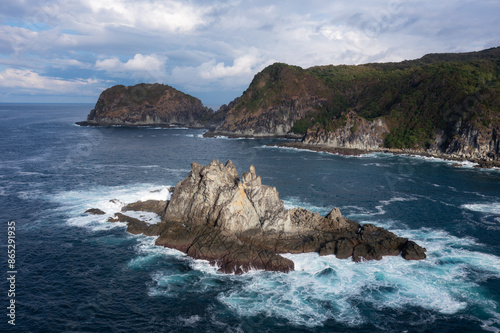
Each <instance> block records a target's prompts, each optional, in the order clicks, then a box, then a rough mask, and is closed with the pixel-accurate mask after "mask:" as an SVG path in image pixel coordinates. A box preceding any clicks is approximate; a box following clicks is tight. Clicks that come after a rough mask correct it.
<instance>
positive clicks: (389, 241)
mask: <svg viewBox="0 0 500 333" xmlns="http://www.w3.org/2000/svg"><path fill="white" fill-rule="evenodd" d="M126 210H145V211H151V212H155V213H157V214H159V215H160V216H161V217H162V222H161V223H159V224H157V225H148V224H146V223H141V221H139V220H137V219H135V218H131V217H127V215H126ZM124 211H125V212H124V213H118V214H116V216H115V218H113V219H111V220H110V222H116V221H121V222H126V223H128V229H127V230H128V231H129V232H132V233H136V234H137V233H144V234H146V235H158V236H159V237H158V239H157V240H156V244H157V245H161V246H166V247H169V248H174V249H177V250H180V251H182V252H185V253H186V254H187V255H189V256H191V257H193V258H197V259H205V260H209V261H210V263H212V264H214V265H216V266H217V267H219V270H220V271H222V272H226V273H236V274H239V273H243V272H246V271H248V270H250V269H265V270H270V271H281V272H288V271H290V270H293V268H294V266H293V262H292V261H290V260H288V259H286V258H284V257H282V256H280V255H279V253H305V252H317V253H319V254H320V255H336V256H337V257H338V258H342V259H345V258H349V257H352V259H353V260H354V261H362V260H372V259H376V260H378V259H381V258H382V257H383V256H387V255H391V256H397V255H400V254H401V256H402V257H403V258H405V259H407V260H417V259H424V258H425V257H426V256H425V249H423V248H422V247H420V246H419V245H417V244H416V243H414V242H412V241H409V240H408V239H407V238H402V237H398V236H396V235H394V234H393V233H392V232H390V231H388V230H385V229H383V228H380V227H376V226H374V225H371V224H366V225H360V224H359V223H357V222H355V221H351V220H349V219H347V218H345V217H344V216H342V214H341V213H340V210H339V209H338V208H334V209H333V210H332V211H331V212H330V213H329V214H328V215H327V216H321V215H319V214H318V213H313V212H310V211H308V210H306V209H302V208H295V209H291V210H287V209H286V208H285V206H284V204H283V202H282V201H281V200H280V199H279V193H278V191H277V190H276V188H274V187H270V186H267V185H263V184H262V181H261V178H260V177H259V176H258V175H257V174H256V172H255V168H254V167H253V166H251V167H250V171H249V172H246V173H244V174H243V175H242V177H241V179H240V177H239V175H238V172H237V170H236V168H235V166H234V164H233V163H232V162H231V161H228V162H227V163H226V164H221V163H219V162H218V161H217V160H213V161H212V162H211V163H210V164H208V165H206V166H202V165H200V164H198V163H193V164H192V165H191V172H190V174H189V176H188V177H187V178H185V179H184V180H182V181H180V182H179V183H178V184H177V185H176V186H175V189H174V191H173V193H172V196H171V199H170V201H169V202H165V201H147V202H138V203H134V204H129V205H127V206H126V207H125V208H124Z"/></svg>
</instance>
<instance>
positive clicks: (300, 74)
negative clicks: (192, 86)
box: [207, 63, 332, 137]
mask: <svg viewBox="0 0 500 333" xmlns="http://www.w3.org/2000/svg"><path fill="white" fill-rule="evenodd" d="M331 99H332V94H331V91H330V89H329V88H328V87H327V85H326V84H325V83H324V82H323V81H322V80H320V79H319V78H317V77H316V76H314V75H312V74H310V73H307V72H306V71H305V70H304V69H302V68H300V67H296V66H289V65H286V64H280V63H276V64H273V65H271V66H268V67H267V68H265V69H264V70H263V71H262V72H260V73H258V74H257V75H255V77H254V79H253V80H252V82H251V84H250V85H249V87H248V89H247V90H246V91H245V92H244V93H243V94H242V96H240V97H238V98H237V99H235V100H234V101H233V102H231V103H230V104H229V105H227V106H226V105H223V106H222V107H221V109H220V110H219V111H218V113H220V114H224V122H223V123H222V124H221V125H220V126H218V127H217V128H216V129H215V130H214V131H212V132H209V133H207V136H214V135H227V136H252V137H263V136H286V135H290V134H291V133H290V131H291V129H292V127H293V125H294V123H295V121H296V120H297V119H301V118H303V117H305V116H306V115H309V114H311V113H315V112H317V111H318V110H320V109H322V108H324V107H325V106H326V105H327V104H329V103H331Z"/></svg>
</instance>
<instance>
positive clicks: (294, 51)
mask: <svg viewBox="0 0 500 333" xmlns="http://www.w3.org/2000/svg"><path fill="white" fill-rule="evenodd" d="M496 46H500V1H498V0H484V1H481V0H479V1H478V0H472V1H470V0H453V1H451V0H441V1H437V0H431V1H429V0H380V1H379V0H350V1H345V0H343V1H335V0H324V1H323V0H308V1H290V0H289V1H284V0H283V1H270V0H265V1H264V0H262V1H261V0H246V1H239V0H228V1H207V0H205V1H201V0H191V1H178V0H105V1H103V0H85V1H83V0H2V1H1V2H0V102H33V103H38V102H45V103H47V102H54V103H59V102H61V103H69V102H75V103H95V102H96V101H97V98H98V97H99V94H100V93H101V92H102V91H103V90H104V89H106V88H108V87H111V86H113V85H116V84H123V85H133V84H137V83H141V82H146V83H154V82H158V83H164V84H168V85H170V86H173V87H174V88H176V89H178V90H181V91H183V92H185V93H188V94H190V95H193V96H195V97H198V98H200V99H201V100H202V102H203V103H204V104H205V105H207V106H210V107H212V108H214V109H217V108H218V107H219V106H220V105H222V104H228V103H229V102H230V101H231V100H233V99H234V98H236V97H238V96H240V95H241V94H242V92H243V91H244V90H245V89H246V88H247V87H248V85H249V84H250V82H251V80H252V78H253V77H254V75H255V74H257V73H258V72H259V71H261V70H262V69H264V68H265V67H266V66H268V65H270V64H273V63H275V62H284V63H287V64H291V65H296V66H301V67H303V68H308V67H311V66H317V65H329V64H333V65H339V64H349V65H351V64H356V65H357V64H363V63H368V62H389V61H402V60H405V59H416V58H420V57H422V56H423V55H425V54H427V53H442V52H468V51H478V50H482V49H486V48H490V47H496Z"/></svg>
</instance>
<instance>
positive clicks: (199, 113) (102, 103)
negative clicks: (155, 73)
mask: <svg viewBox="0 0 500 333" xmlns="http://www.w3.org/2000/svg"><path fill="white" fill-rule="evenodd" d="M217 123H218V120H217V119H216V118H215V117H214V112H213V110H212V109H210V108H207V107H205V106H203V104H202V102H201V101H200V100H199V99H198V98H195V97H193V96H190V95H188V94H185V93H183V92H181V91H179V90H177V89H175V88H173V87H170V86H168V85H164V84H158V83H155V84H146V83H141V84H137V85H135V86H129V87H126V86H123V85H117V86H113V87H111V88H108V89H106V90H104V91H103V92H102V93H101V95H100V96H99V99H98V101H97V103H96V105H95V108H94V109H92V110H91V111H90V113H89V115H88V117H87V120H86V121H82V122H78V123H77V124H78V125H82V126H128V127H133V126H184V127H193V128H210V127H213V126H215V125H216V124H217Z"/></svg>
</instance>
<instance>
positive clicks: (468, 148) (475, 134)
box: [429, 121, 500, 161]
mask: <svg viewBox="0 0 500 333" xmlns="http://www.w3.org/2000/svg"><path fill="white" fill-rule="evenodd" d="M499 134H500V127H499V126H498V125H493V124H490V125H489V126H488V127H484V126H483V127H482V128H481V129H478V127H476V126H473V125H471V124H463V123H462V122H461V121H459V122H457V124H456V125H455V127H454V129H453V133H452V136H451V137H449V136H447V135H446V134H445V133H444V132H441V133H439V135H437V136H436V140H435V141H434V144H433V145H432V146H431V147H430V148H429V152H432V153H438V154H446V155H447V156H449V157H452V158H456V159H466V160H479V161H500V136H499Z"/></svg>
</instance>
